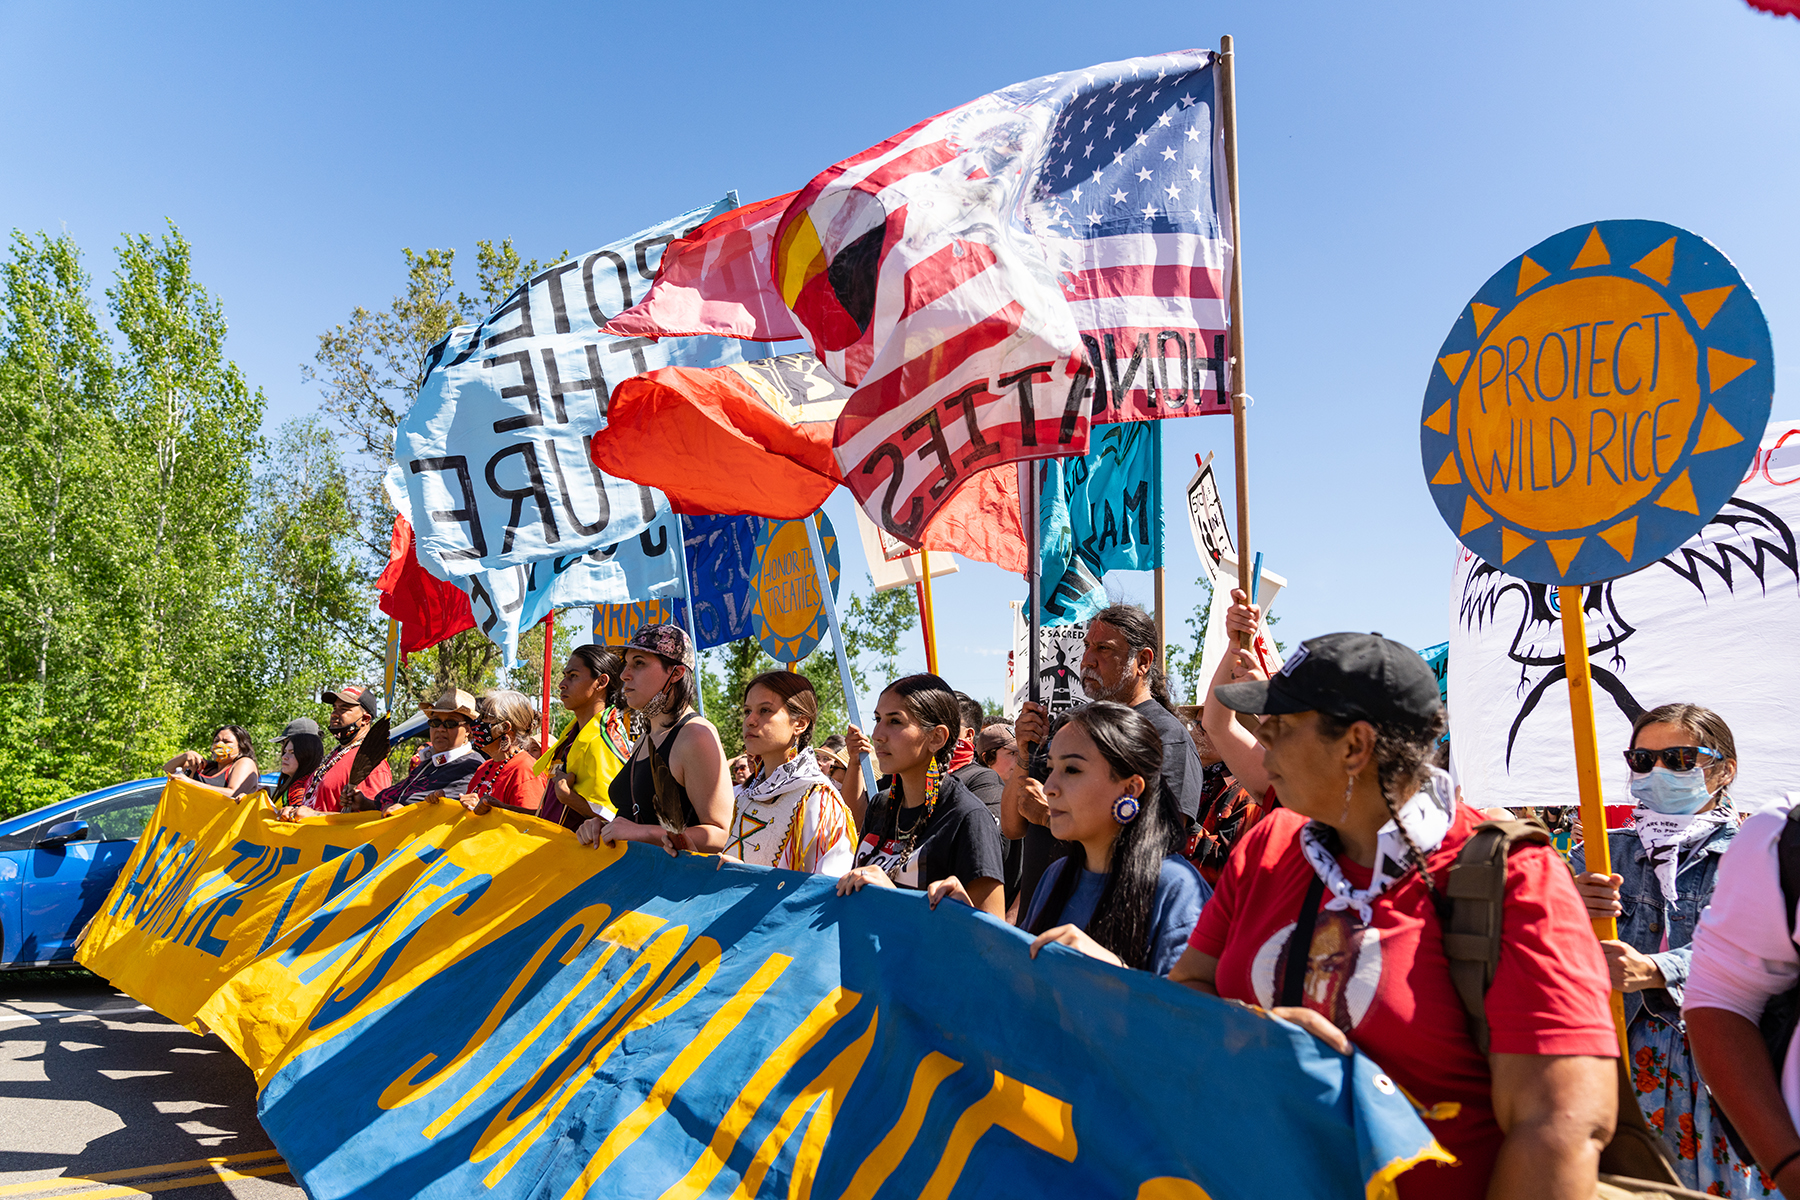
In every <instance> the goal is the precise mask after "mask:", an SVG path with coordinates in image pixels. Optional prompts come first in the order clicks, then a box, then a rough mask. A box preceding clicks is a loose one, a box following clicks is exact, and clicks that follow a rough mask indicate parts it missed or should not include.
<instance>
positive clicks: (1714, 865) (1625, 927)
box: [1569, 821, 1738, 1027]
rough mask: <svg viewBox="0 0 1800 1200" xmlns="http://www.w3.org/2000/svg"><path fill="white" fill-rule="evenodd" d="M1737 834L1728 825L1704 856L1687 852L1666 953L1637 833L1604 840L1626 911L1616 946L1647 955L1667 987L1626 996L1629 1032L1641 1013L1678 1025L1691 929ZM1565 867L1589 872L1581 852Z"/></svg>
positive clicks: (1656, 891) (1655, 887)
mask: <svg viewBox="0 0 1800 1200" xmlns="http://www.w3.org/2000/svg"><path fill="white" fill-rule="evenodd" d="M1737 829H1738V827H1737V822H1736V821H1726V822H1725V823H1724V824H1723V825H1721V826H1719V828H1718V829H1717V830H1715V831H1714V832H1713V835H1712V837H1710V838H1708V839H1707V841H1706V843H1705V845H1704V846H1703V847H1702V853H1699V854H1693V853H1691V852H1690V853H1689V854H1687V855H1685V856H1684V857H1683V860H1682V867H1681V873H1680V874H1678V875H1677V876H1676V877H1675V904H1674V910H1675V911H1674V921H1673V924H1672V925H1671V927H1670V929H1669V948H1668V949H1667V950H1663V949H1662V939H1663V919H1664V914H1663V894H1662V885H1661V884H1659V883H1658V882H1657V880H1656V873H1655V872H1654V871H1652V870H1651V869H1650V855H1649V853H1648V852H1647V851H1645V849H1644V844H1643V843H1642V842H1640V841H1639V840H1638V835H1637V831H1636V830H1633V829H1615V830H1613V831H1612V832H1611V833H1609V834H1608V835H1607V845H1608V846H1609V848H1610V849H1611V850H1612V869H1613V874H1615V875H1619V876H1622V877H1623V878H1624V882H1623V883H1621V884H1620V885H1619V906H1620V907H1621V908H1622V909H1624V910H1625V911H1624V912H1622V913H1620V914H1619V940H1620V941H1622V942H1624V943H1625V944H1626V945H1628V946H1630V947H1631V948H1632V949H1634V950H1636V951H1637V952H1638V953H1640V954H1647V955H1649V956H1650V958H1651V959H1652V960H1653V961H1654V962H1655V963H1656V965H1657V966H1658V967H1659V968H1661V970H1662V975H1663V979H1665V980H1666V981H1667V982H1668V986H1667V987H1660V988H1645V989H1644V990H1643V991H1641V992H1627V993H1625V1024H1626V1026H1627V1027H1629V1026H1630V1024H1631V1023H1632V1022H1633V1021H1635V1020H1637V1016H1638V1014H1639V1013H1640V1012H1642V1011H1643V1010H1645V1009H1649V1010H1650V1012H1651V1013H1652V1014H1653V1015H1655V1016H1658V1017H1661V1018H1662V1019H1663V1020H1665V1021H1668V1022H1670V1023H1674V1022H1676V1021H1679V1020H1680V1019H1681V989H1682V986H1683V985H1684V984H1686V983H1687V977H1688V963H1689V961H1690V960H1691V959H1692V958H1693V956H1694V948H1693V943H1694V926H1696V925H1698V924H1699V923H1700V914H1701V913H1702V912H1705V911H1706V906H1707V903H1708V902H1709V901H1711V899H1712V890H1713V881H1714V880H1715V879H1717V878H1718V875H1719V858H1720V856H1721V855H1723V854H1724V853H1725V847H1727V846H1729V845H1730V844H1731V839H1732V838H1734V837H1736V836H1737ZM1569 866H1570V867H1572V868H1573V869H1574V871H1575V873H1576V874H1577V875H1581V874H1583V873H1585V872H1586V871H1587V861H1586V856H1585V855H1584V854H1583V853H1582V850H1581V847H1579V846H1577V847H1576V848H1575V849H1574V850H1573V851H1572V852H1571V853H1570V854H1569Z"/></svg>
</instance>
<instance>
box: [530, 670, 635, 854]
mask: <svg viewBox="0 0 1800 1200" xmlns="http://www.w3.org/2000/svg"><path fill="white" fill-rule="evenodd" d="M624 669H625V659H624V658H623V657H622V656H621V655H620V654H619V652H618V651H617V650H614V649H613V648H612V647H610V646H601V645H596V644H594V643H591V642H590V643H589V644H587V645H585V646H577V647H575V649H573V650H571V651H570V652H569V661H568V662H566V663H564V664H563V673H562V679H561V681H560V682H559V683H558V684H557V695H559V696H560V697H561V698H562V705H563V707H564V708H566V709H568V710H569V711H570V712H571V713H573V714H574V715H575V720H574V721H573V722H572V723H571V724H570V725H569V727H568V728H567V729H565V730H563V734H562V736H561V737H560V738H558V739H557V740H556V744H555V745H554V746H551V747H550V748H549V749H548V750H545V751H544V753H543V755H542V757H540V758H539V759H538V760H537V764H536V766H535V767H534V768H533V769H534V770H536V771H537V773H538V774H539V775H543V776H545V777H546V782H545V785H544V803H543V807H542V808H541V809H539V811H538V815H539V816H540V817H542V818H544V820H546V821H550V822H553V823H555V824H558V825H561V826H563V827H564V828H565V829H577V828H579V827H580V826H581V823H582V822H583V821H586V820H588V819H589V818H590V817H603V818H609V817H611V816H612V813H613V810H612V806H611V805H609V804H607V803H606V801H605V796H606V794H607V791H608V789H610V788H611V786H612V781H613V779H614V778H615V777H616V776H617V775H618V774H619V771H620V769H621V768H622V767H623V766H624V765H625V756H626V755H627V754H629V753H631V751H630V743H629V741H628V740H627V738H628V735H627V730H628V729H629V727H630V722H629V720H628V719H627V717H626V715H625V710H624V707H623V706H624V690H623V684H622V683H621V682H620V678H619V677H620V675H621V674H622V673H623V672H624Z"/></svg>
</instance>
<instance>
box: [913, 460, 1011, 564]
mask: <svg viewBox="0 0 1800 1200" xmlns="http://www.w3.org/2000/svg"><path fill="white" fill-rule="evenodd" d="M921 541H923V542H924V544H925V549H927V550H950V551H954V552H955V553H957V554H960V555H962V556H963V557H964V558H972V559H974V560H975V561H977V562H986V563H993V564H994V565H995V566H996V567H999V568H1000V569H1001V570H1002V571H1011V572H1012V573H1013V574H1015V575H1023V574H1024V573H1025V571H1026V563H1027V553H1028V552H1027V550H1026V547H1025V527H1024V526H1023V525H1021V524H1020V523H1019V468H1018V465H1017V464H1015V463H1007V464H1006V465H1004V466H999V467H988V468H987V469H985V470H982V471H977V472H975V474H973V475H971V476H970V477H969V480H968V482H966V483H964V484H963V485H962V487H960V488H958V489H957V491H956V494H955V495H954V496H951V497H950V499H949V500H948V501H946V502H945V504H944V506H943V507H942V508H940V509H938V511H937V515H936V516H935V517H933V518H932V519H931V523H930V524H929V525H927V526H925V536H924V537H923V538H922V539H921Z"/></svg>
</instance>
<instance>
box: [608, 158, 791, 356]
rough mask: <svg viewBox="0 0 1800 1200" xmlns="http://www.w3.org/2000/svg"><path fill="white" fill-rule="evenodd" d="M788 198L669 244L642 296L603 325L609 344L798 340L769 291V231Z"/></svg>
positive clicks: (739, 211)
mask: <svg viewBox="0 0 1800 1200" xmlns="http://www.w3.org/2000/svg"><path fill="white" fill-rule="evenodd" d="M793 198H794V193H792V192H789V193H788V194H787V195H785V196H776V197H774V198H773V199H769V200H758V201H757V202H756V203H754V204H746V205H744V206H743V207H741V208H734V209H732V210H731V211H730V212H726V213H720V214H719V215H718V216H716V217H714V218H713V219H712V220H710V221H708V222H706V223H705V224H704V225H701V226H700V227H699V228H697V229H692V230H689V231H688V233H687V234H686V235H685V236H683V237H681V238H679V239H677V240H676V241H674V242H673V243H671V244H670V245H669V246H668V248H667V249H665V250H664V251H663V256H662V265H661V266H660V267H658V268H657V272H656V281H655V283H653V284H652V285H651V287H650V294H649V295H647V296H645V297H644V299H643V300H642V301H640V302H639V303H638V304H637V305H635V306H634V307H632V308H628V309H626V310H625V311H624V312H622V313H620V314H619V315H618V316H616V317H614V318H612V319H611V320H610V321H608V322H607V323H606V332H608V333H610V334H612V335H613V336H615V337H648V338H661V337H693V336H697V335H705V334H714V335H716V336H718V337H728V338H739V339H741V340H744V341H751V342H781V341H788V340H791V339H794V338H798V337H799V336H800V330H799V328H798V327H797V326H795V324H794V318H793V316H792V315H791V314H790V313H789V312H788V310H787V308H786V307H785V306H784V305H783V304H782V303H781V298H780V297H779V296H778V295H776V294H775V292H774V290H773V289H771V288H770V287H769V284H768V279H769V257H770V254H771V253H772V251H773V249H774V244H775V226H776V225H777V224H778V223H779V222H780V220H781V214H782V213H783V212H785V211H786V210H787V206H788V202H789V201H790V200H792V199H793Z"/></svg>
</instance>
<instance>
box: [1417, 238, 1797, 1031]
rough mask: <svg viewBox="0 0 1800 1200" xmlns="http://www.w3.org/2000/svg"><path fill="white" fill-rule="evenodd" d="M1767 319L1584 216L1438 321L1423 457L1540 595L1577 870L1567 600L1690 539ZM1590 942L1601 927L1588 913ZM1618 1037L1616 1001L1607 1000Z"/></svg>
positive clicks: (1737, 459) (1742, 424)
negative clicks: (1565, 743)
mask: <svg viewBox="0 0 1800 1200" xmlns="http://www.w3.org/2000/svg"><path fill="white" fill-rule="evenodd" d="M1774 388H1775V369H1774V356H1773V349H1772V346H1771V343H1770V339H1769V327H1768V323H1767V322H1766V321H1765V320H1764V319H1763V315H1762V309H1761V307H1760V306H1759V305H1758V304H1757V302H1756V297H1755V296H1754V295H1752V294H1751V291H1750V288H1749V286H1748V285H1747V284H1745V282H1744V280H1743V278H1742V276H1740V275H1739V274H1738V272H1737V269H1736V268H1735V267H1733V266H1732V264H1731V262H1730V260H1729V259H1727V258H1726V257H1725V256H1724V255H1723V254H1722V253H1720V252H1719V250H1718V249H1717V248H1715V247H1714V246H1712V245H1710V244H1709V243H1708V242H1706V241H1705V240H1704V239H1702V238H1700V237H1698V236H1696V235H1694V234H1692V233H1689V232H1687V231H1686V230H1683V229H1678V228H1676V227H1674V226H1672V225H1664V224H1662V223H1660V222H1657V221H1601V222H1598V223H1595V224H1585V225H1579V226H1576V227H1575V228H1573V229H1567V230H1564V231H1563V232H1562V233H1559V234H1557V235H1555V236H1554V237H1550V238H1546V239H1545V240H1544V241H1542V242H1539V243H1538V244H1537V245H1536V246H1533V247H1532V248H1531V249H1530V250H1529V251H1527V252H1526V253H1524V254H1522V255H1520V256H1519V257H1518V258H1516V259H1514V260H1513V261H1512V262H1510V263H1508V264H1507V265H1506V266H1504V267H1502V268H1501V269H1500V270H1499V271H1498V272H1497V273H1496V274H1495V275H1494V276H1493V277H1492V278H1491V279H1489V280H1488V281H1487V283H1486V284H1484V285H1483V286H1482V288H1481V290H1480V291H1479V292H1477V293H1476V294H1475V297H1474V298H1473V299H1472V300H1471V301H1470V302H1469V303H1468V304H1467V305H1466V306H1465V307H1464V309H1463V311H1462V313H1461V314H1460V315H1459V316H1458V317H1457V320H1456V323H1455V324H1454V325H1453V326H1452V327H1451V330H1450V336H1449V337H1448V338H1446V339H1445V341H1444V344H1443V347H1442V349H1441V350H1440V351H1439V353H1438V359H1437V362H1436V363H1435V364H1434V365H1433V367H1432V371H1431V382H1430V384H1429V385H1428V386H1427V387H1426V389H1425V404H1424V419H1423V423H1422V427H1421V430H1420V434H1419V438H1420V451H1421V454H1422V457H1423V459H1424V465H1425V473H1426V478H1427V479H1428V480H1429V483H1430V488H1431V494H1432V499H1433V501H1435V502H1436V504H1437V506H1438V511H1439V512H1440V513H1442V514H1443V517H1444V520H1445V522H1446V523H1448V524H1449V526H1450V528H1451V529H1453V530H1455V531H1456V535H1457V537H1458V538H1459V539H1461V541H1462V543H1463V545H1465V546H1467V547H1468V548H1469V549H1470V550H1471V551H1473V552H1474V553H1475V554H1478V555H1480V556H1481V557H1482V558H1483V559H1485V560H1486V561H1487V562H1489V563H1491V564H1494V565H1496V566H1498V567H1499V568H1500V569H1501V570H1502V571H1504V572H1506V573H1507V574H1509V575H1514V576H1517V577H1518V578H1521V579H1525V580H1529V581H1531V582H1534V583H1541V584H1548V585H1551V586H1554V587H1555V588H1556V589H1557V593H1556V595H1557V598H1558V601H1559V609H1560V614H1561V620H1562V625H1563V647H1564V669H1565V671H1566V674H1567V678H1568V681H1569V701H1570V712H1571V719H1572V722H1573V726H1574V729H1573V732H1574V736H1575V760H1576V782H1577V787H1578V791H1579V795H1580V797H1581V825H1582V839H1583V843H1584V845H1585V846H1586V848H1587V850H1586V852H1587V863H1588V869H1589V870H1591V871H1594V872H1598V873H1600V874H1609V873H1610V872H1611V870H1612V866H1611V855H1610V853H1609V851H1608V847H1607V840H1606V815H1605V812H1604V811H1603V808H1602V794H1601V786H1600V765H1599V764H1600V756H1599V745H1598V741H1597V737H1596V734H1595V728H1594V705H1593V685H1592V675H1591V673H1590V670H1589V664H1588V645H1587V636H1586V622H1585V620H1584V607H1585V603H1586V600H1587V594H1588V592H1589V589H1590V588H1591V587H1592V588H1594V591H1595V595H1596V596H1597V593H1598V589H1597V586H1596V585H1599V584H1601V583H1604V582H1605V581H1607V580H1609V579H1615V578H1617V577H1619V576H1621V575H1629V574H1630V573H1632V572H1633V571H1637V570H1640V569H1641V568H1643V567H1646V566H1648V565H1650V564H1651V563H1654V562H1655V561H1656V560H1657V559H1659V558H1661V557H1663V556H1664V555H1666V554H1668V553H1670V552H1671V551H1673V550H1675V548H1676V547H1678V546H1680V545H1681V543H1682V542H1684V541H1686V540H1687V539H1688V538H1690V537H1692V536H1693V535H1694V534H1695V533H1696V532H1698V531H1699V529H1700V527H1701V526H1702V525H1704V524H1705V523H1706V521H1707V520H1708V519H1709V518H1711V517H1712V515H1713V514H1714V513H1716V512H1718V511H1719V508H1720V506H1722V505H1723V504H1724V503H1725V501H1726V500H1728V499H1729V498H1730V496H1731V493H1732V491H1733V489H1734V488H1735V487H1736V486H1737V484H1738V482H1739V481H1740V480H1741V479H1742V478H1743V477H1744V473H1745V468H1746V467H1747V466H1748V465H1749V463H1750V461H1751V459H1752V457H1753V456H1754V455H1755V453H1756V447H1757V442H1758V440H1759V438H1760V435H1761V433H1762V429H1763V426H1764V425H1766V424H1767V423H1768V419H1769V407H1770V403H1771V400H1772V398H1773V395H1774ZM1594 929H1595V932H1596V933H1597V934H1598V935H1599V936H1600V937H1602V938H1606V939H1612V938H1616V937H1617V936H1618V929H1617V923H1616V922H1615V921H1613V920H1612V919H1610V918H1608V919H1605V920H1597V921H1595V922H1594ZM1613 1009H1614V1016H1615V1019H1616V1020H1617V1022H1618V1025H1619V1037H1620V1042H1621V1044H1624V1040H1625V1031H1624V1020H1623V1016H1624V1013H1623V1007H1622V997H1620V996H1619V995H1617V994H1616V993H1615V995H1614V997H1613Z"/></svg>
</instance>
